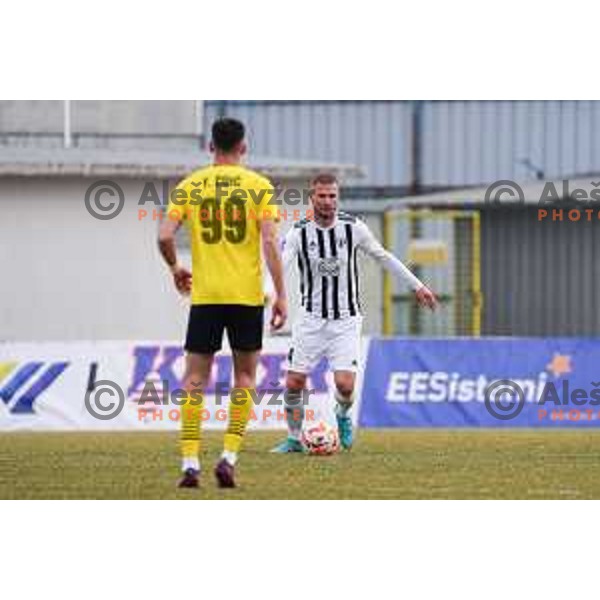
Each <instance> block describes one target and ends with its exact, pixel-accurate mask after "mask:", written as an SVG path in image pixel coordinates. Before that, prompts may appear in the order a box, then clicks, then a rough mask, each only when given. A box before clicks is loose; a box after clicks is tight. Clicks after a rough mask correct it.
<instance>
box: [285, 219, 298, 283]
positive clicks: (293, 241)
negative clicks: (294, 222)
mask: <svg viewBox="0 0 600 600" xmlns="http://www.w3.org/2000/svg"><path fill="white" fill-rule="evenodd" d="M298 238H299V230H298V229H297V228H296V227H292V228H291V229H290V230H289V231H288V232H287V234H286V235H285V237H284V238H283V241H282V246H283V247H282V259H283V268H284V270H285V271H286V272H287V271H288V270H289V269H290V268H291V266H292V265H293V264H294V261H295V260H296V256H297V255H298V248H299V244H298Z"/></svg>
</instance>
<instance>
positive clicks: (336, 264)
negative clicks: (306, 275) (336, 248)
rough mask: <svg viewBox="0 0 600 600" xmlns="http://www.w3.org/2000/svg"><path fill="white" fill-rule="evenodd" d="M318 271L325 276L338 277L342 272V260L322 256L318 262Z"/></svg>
mask: <svg viewBox="0 0 600 600" xmlns="http://www.w3.org/2000/svg"><path fill="white" fill-rule="evenodd" d="M317 271H318V272H319V274H320V275H322V276H323V277H336V276H337V275H339V274H340V261H339V260H338V259H337V258H334V257H329V258H321V259H320V260H319V262H318V263H317Z"/></svg>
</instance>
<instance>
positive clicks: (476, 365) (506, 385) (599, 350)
mask: <svg viewBox="0 0 600 600" xmlns="http://www.w3.org/2000/svg"><path fill="white" fill-rule="evenodd" d="M359 423H360V425H361V426H364V427H554V428H556V427H598V426H600V339H596V338H481V339H429V340H423V339H419V340H416V339H399V338H398V339H379V340H378V339H372V340H371V344H370V347H369V353H368V358H367V364H366V368H365V373H364V381H363V387H362V401H361V410H360V416H359Z"/></svg>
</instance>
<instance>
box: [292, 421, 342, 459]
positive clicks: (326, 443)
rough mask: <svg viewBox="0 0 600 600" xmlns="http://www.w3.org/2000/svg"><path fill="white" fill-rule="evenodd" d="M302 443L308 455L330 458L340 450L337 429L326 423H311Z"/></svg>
mask: <svg viewBox="0 0 600 600" xmlns="http://www.w3.org/2000/svg"><path fill="white" fill-rule="evenodd" d="M300 441H301V442H302V445H303V446H304V449H305V450H306V453H307V454H314V455H317V456H329V455H331V454H335V453H336V452H337V451H338V450H339V449H340V438H339V436H338V432H337V429H336V428H335V427H332V426H331V425H329V423H326V422H325V421H319V422H318V423H311V424H309V425H307V426H306V427H304V429H303V430H302V435H301V437H300Z"/></svg>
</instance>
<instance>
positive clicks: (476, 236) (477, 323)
mask: <svg viewBox="0 0 600 600" xmlns="http://www.w3.org/2000/svg"><path fill="white" fill-rule="evenodd" d="M472 279H473V335H474V336H475V337H479V336H480V335H481V310H482V294H481V219H480V214H479V213H478V212H474V213H473V277H472Z"/></svg>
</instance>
